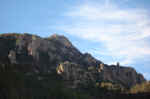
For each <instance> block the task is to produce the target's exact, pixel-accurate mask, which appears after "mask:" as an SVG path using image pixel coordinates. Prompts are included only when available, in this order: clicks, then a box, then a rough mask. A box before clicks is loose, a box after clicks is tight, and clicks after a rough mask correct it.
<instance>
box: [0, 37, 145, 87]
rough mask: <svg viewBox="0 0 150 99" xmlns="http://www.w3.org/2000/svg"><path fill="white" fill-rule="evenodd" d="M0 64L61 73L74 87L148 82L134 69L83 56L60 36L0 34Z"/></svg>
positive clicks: (130, 84) (90, 56) (129, 84)
mask: <svg viewBox="0 0 150 99" xmlns="http://www.w3.org/2000/svg"><path fill="white" fill-rule="evenodd" d="M0 63H10V64H27V65H31V66H33V67H31V68H33V70H35V71H38V72H42V73H52V72H54V71H57V74H59V75H60V76H62V77H63V79H64V80H65V81H66V83H71V84H72V85H71V84H68V85H70V87H73V88H76V87H77V86H79V85H89V84H90V83H92V84H93V83H96V82H102V81H109V82H113V83H119V84H122V85H123V86H127V87H131V86H133V85H135V84H137V83H141V82H144V81H145V79H144V77H143V76H142V75H141V74H138V73H137V72H136V71H135V70H134V69H133V68H129V67H122V66H115V65H114V66H108V65H107V64H104V63H103V62H101V61H100V60H97V59H95V58H94V57H93V56H92V55H90V54H88V53H85V54H83V53H81V52H80V51H79V50H78V49H77V48H75V47H74V46H73V45H72V43H71V42H70V41H69V40H68V39H67V38H66V37H64V36H61V35H56V34H55V35H52V36H50V37H48V38H41V37H39V36H36V35H30V34H2V35H0ZM66 85H67V84H66Z"/></svg>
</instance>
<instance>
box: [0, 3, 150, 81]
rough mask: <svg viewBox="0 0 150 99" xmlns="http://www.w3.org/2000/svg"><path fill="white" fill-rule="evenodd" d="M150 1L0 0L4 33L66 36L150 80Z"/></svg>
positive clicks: (82, 48) (106, 61) (97, 55)
mask: <svg viewBox="0 0 150 99" xmlns="http://www.w3.org/2000/svg"><path fill="white" fill-rule="evenodd" d="M149 5H150V0H0V33H12V32H17V33H33V34H37V35H40V36H42V37H47V36H50V35H52V34H53V33H57V34H61V35H65V36H66V37H68V38H69V39H70V40H71V42H72V43H73V44H74V45H75V46H76V47H77V48H78V49H79V50H80V51H81V52H83V53H85V52H88V53H91V54H92V55H93V56H94V57H96V58H97V59H100V60H101V61H103V62H104V63H107V64H115V63H116V62H120V64H121V65H126V66H132V67H134V68H135V69H136V70H137V71H138V72H140V73H142V74H144V76H145V77H146V78H147V79H149V80H150V65H149V64H150V44H149V42H150V6H149Z"/></svg>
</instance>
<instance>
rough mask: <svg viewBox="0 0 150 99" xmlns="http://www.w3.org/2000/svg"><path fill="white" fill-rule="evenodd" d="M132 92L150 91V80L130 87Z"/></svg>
mask: <svg viewBox="0 0 150 99" xmlns="http://www.w3.org/2000/svg"><path fill="white" fill-rule="evenodd" d="M130 93H133V94H136V93H150V82H145V83H142V84H137V85H135V86H134V87H132V88H131V89H130Z"/></svg>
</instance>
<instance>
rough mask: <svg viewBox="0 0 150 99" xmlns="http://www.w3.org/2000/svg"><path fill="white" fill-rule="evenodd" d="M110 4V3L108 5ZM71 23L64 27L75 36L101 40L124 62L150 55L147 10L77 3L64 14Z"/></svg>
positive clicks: (108, 49)
mask: <svg viewBox="0 0 150 99" xmlns="http://www.w3.org/2000/svg"><path fill="white" fill-rule="evenodd" d="M108 5H109V6H108ZM65 15H66V16H67V17H68V18H70V19H71V20H72V24H71V25H70V24H69V25H65V26H64V27H63V30H64V31H65V32H67V33H70V34H72V35H75V36H78V37H81V38H84V39H87V40H90V41H95V42H100V43H103V44H104V45H105V48H106V49H107V50H106V52H104V53H108V54H109V55H110V56H112V57H114V58H117V59H118V58H120V60H121V63H122V64H130V63H132V62H134V61H135V60H136V59H138V58H143V57H144V56H147V55H150V46H149V43H148V42H147V41H146V40H145V38H150V20H149V19H150V18H149V13H148V11H147V10H146V9H139V8H128V9H127V8H126V9H121V8H119V7H118V6H116V5H113V4H110V2H109V4H107V7H106V4H104V5H102V4H101V5H90V4H83V5H80V6H77V7H75V8H73V9H72V10H70V11H69V12H67V13H66V14H65Z"/></svg>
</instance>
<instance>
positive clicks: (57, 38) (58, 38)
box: [49, 34, 72, 47]
mask: <svg viewBox="0 0 150 99" xmlns="http://www.w3.org/2000/svg"><path fill="white" fill-rule="evenodd" d="M49 39H52V40H55V41H58V42H61V43H62V44H63V45H64V46H66V47H72V44H71V42H70V41H69V40H68V39H67V38H66V37H65V36H63V35H58V34H53V35H52V36H50V37H49Z"/></svg>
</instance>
